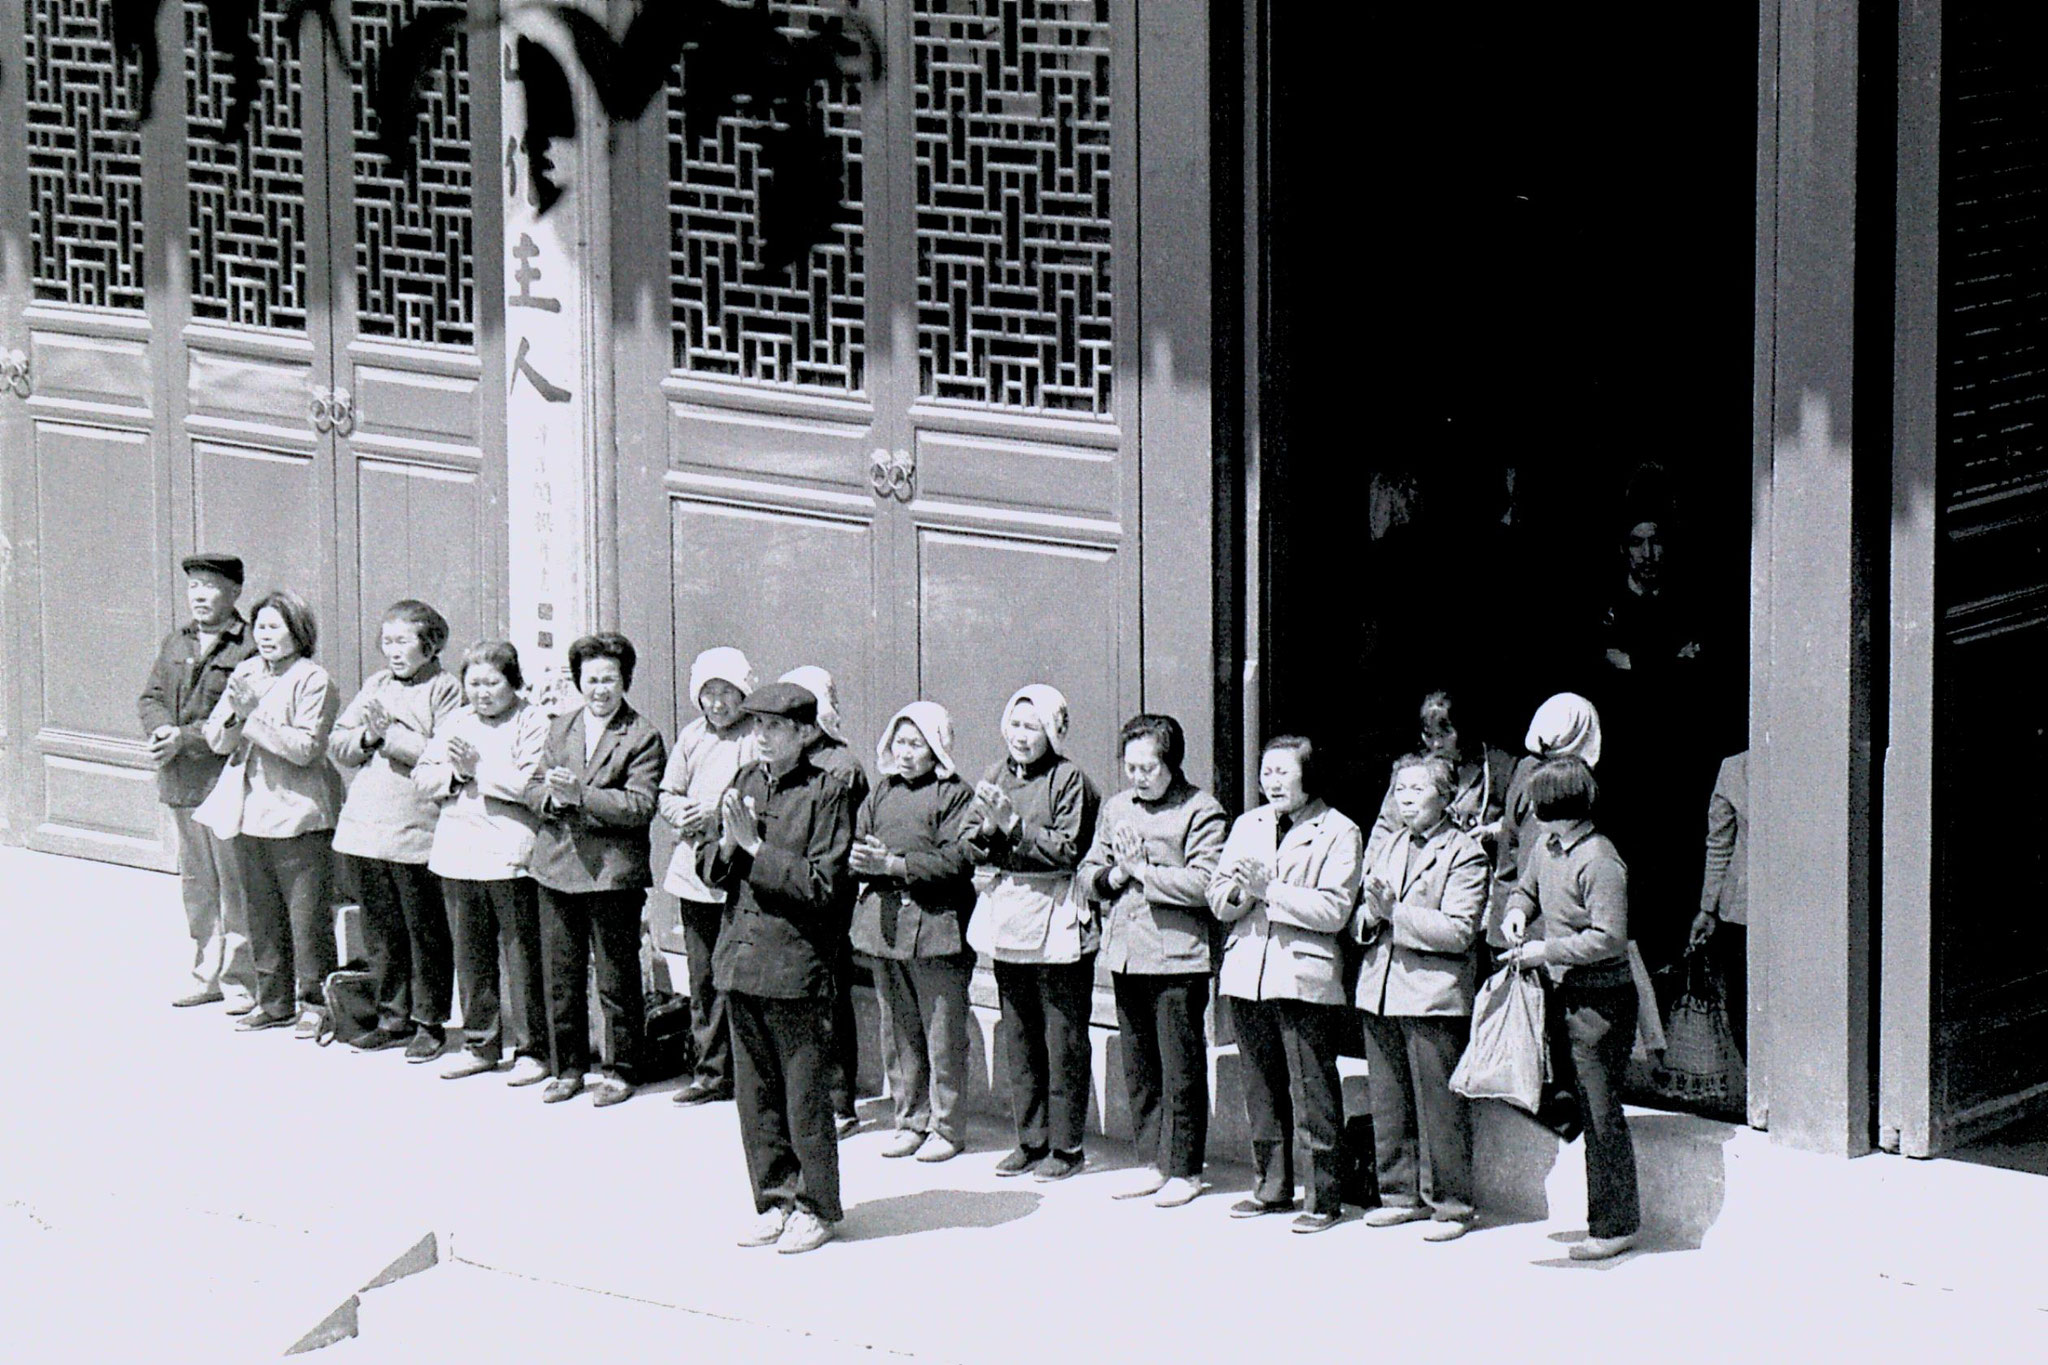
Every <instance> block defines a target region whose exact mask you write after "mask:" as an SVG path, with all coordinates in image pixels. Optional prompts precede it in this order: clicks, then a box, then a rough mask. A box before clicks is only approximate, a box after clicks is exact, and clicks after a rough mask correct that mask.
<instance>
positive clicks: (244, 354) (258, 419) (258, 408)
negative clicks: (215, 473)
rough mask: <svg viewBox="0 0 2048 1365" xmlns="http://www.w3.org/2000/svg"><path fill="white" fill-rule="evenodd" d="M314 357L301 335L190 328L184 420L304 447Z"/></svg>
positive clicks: (308, 436)
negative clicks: (185, 414)
mask: <svg viewBox="0 0 2048 1365" xmlns="http://www.w3.org/2000/svg"><path fill="white" fill-rule="evenodd" d="M317 364H318V361H317V358H316V356H315V354H314V348H313V346H312V344H311V343H310V342H308V341H307V340H306V338H304V337H302V336H279V335H272V334H265V333H260V332H244V333H240V334H237V333H235V332H231V331H227V330H225V329H212V328H205V327H198V326H194V327H191V328H188V329H187V330H186V336H185V374H186V404H187V408H186V411H187V415H188V420H189V421H190V424H191V426H192V428H193V429H194V430H195V431H208V430H211V431H214V432H219V433H221V434H234V435H237V436H238V437H239V438H240V439H244V440H250V439H255V440H261V441H263V442H264V443H266V444H276V445H278V446H280V447H281V448H283V449H288V450H310V449H311V448H312V445H313V439H314V435H315V433H314V431H313V427H312V419H311V417H310V415H309V414H310V410H311V404H312V398H313V394H312V390H313V389H314V387H315V379H316V375H317V374H318V370H317V369H316V366H317Z"/></svg>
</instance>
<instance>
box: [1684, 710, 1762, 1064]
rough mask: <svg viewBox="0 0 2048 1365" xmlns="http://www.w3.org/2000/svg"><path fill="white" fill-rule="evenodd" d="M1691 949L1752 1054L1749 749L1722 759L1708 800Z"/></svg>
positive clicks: (1741, 1044)
mask: <svg viewBox="0 0 2048 1365" xmlns="http://www.w3.org/2000/svg"><path fill="white" fill-rule="evenodd" d="M1700 881H1701V886H1700V912H1699V914H1697V915H1695V916H1694V917H1693V921H1692V934H1691V941H1690V945H1689V946H1690V948H1692V949H1694V950H1704V951H1705V952H1706V953H1707V954H1708V955H1709V958H1710V960H1711V961H1712V963H1713V965H1714V966H1715V967H1716V968H1717V969H1719V971H1720V973H1721V982H1722V984H1723V985H1724V986H1725V987H1726V988H1727V991H1728V1026H1729V1027H1730V1028H1731V1029H1733V1030H1734V1031H1735V1046H1736V1048H1737V1050H1739V1051H1740V1052H1741V1053H1742V1055H1743V1056H1744V1057H1747V1056H1749V750H1747V749H1744V750H1743V751H1742V752H1741V753H1739V754H1731V755H1729V756H1728V757H1727V758H1724V759H1722V760H1721V771H1720V772H1719V773H1718V774H1717V775H1716V776H1715V778H1714V794H1713V796H1712V797H1710V798H1709V799H1708V801H1707V856H1706V866H1705V869H1704V871H1703V873H1702V875H1701V878H1700Z"/></svg>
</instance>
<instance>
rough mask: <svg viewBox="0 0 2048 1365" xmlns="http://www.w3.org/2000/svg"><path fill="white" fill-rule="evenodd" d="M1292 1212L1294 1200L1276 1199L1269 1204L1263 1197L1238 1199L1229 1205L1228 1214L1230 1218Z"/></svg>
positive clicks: (1259, 1216)
mask: <svg viewBox="0 0 2048 1365" xmlns="http://www.w3.org/2000/svg"><path fill="white" fill-rule="evenodd" d="M1292 1212H1294V1201H1293V1200H1292V1199H1276V1200H1274V1201H1273V1202H1272V1203H1270V1204H1269V1203H1267V1202H1266V1201H1265V1200H1263V1199H1240V1200H1238V1201H1237V1202H1236V1203H1235V1204H1232V1205H1231V1206H1230V1216H1231V1217H1232V1218H1263V1217H1264V1216H1265V1215H1267V1214H1269V1213H1292Z"/></svg>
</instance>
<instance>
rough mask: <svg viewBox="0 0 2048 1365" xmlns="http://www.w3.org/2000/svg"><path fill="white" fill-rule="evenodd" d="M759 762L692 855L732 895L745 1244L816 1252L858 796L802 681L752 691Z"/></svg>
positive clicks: (835, 1207) (833, 1137) (715, 970)
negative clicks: (836, 974) (715, 831)
mask: <svg viewBox="0 0 2048 1365" xmlns="http://www.w3.org/2000/svg"><path fill="white" fill-rule="evenodd" d="M745 709H746V710H747V712H748V713H749V714H751V715H753V716H754V717H756V720H755V726H756V729H755V735H756V737H757V738H758V740H759V743H760V746H761V754H762V759H761V761H760V762H758V763H751V764H749V765H747V766H746V767H745V768H742V769H741V770H740V774H739V777H738V778H737V779H735V780H734V782H733V785H732V786H731V787H729V788H727V790H726V792H725V795H724V796H723V797H722V798H721V800H720V804H719V837H718V840H717V841H716V842H715V843H714V842H712V841H710V840H706V841H705V847H704V849H703V850H702V852H701V853H700V854H699V855H698V856H699V859H700V866H701V871H702V873H703V877H704V880H705V881H706V882H707V883H708V884H710V885H711V886H714V887H717V888H718V889H719V890H721V891H723V892H724V893H725V914H724V919H723V922H722V923H721V925H720V926H719V932H718V947H717V948H716V950H714V952H713V954H712V959H711V971H712V981H713V984H714V985H715V986H716V987H717V988H718V990H719V991H721V992H723V993H724V994H725V997H726V1014H727V1019H728V1020H729V1023H730V1027H731V1031H732V1050H733V1087H734V1098H735V1099H737V1100H738V1101H739V1115H740V1140H741V1142H742V1143H743V1144H744V1146H745V1147H746V1153H747V1174H748V1177H749V1178H750V1179H751V1180H752V1181H753V1185H754V1209H755V1212H756V1213H757V1214H758V1215H759V1218H758V1220H757V1221H756V1222H755V1224H754V1225H753V1227H752V1228H750V1229H749V1231H748V1232H747V1234H746V1236H744V1237H742V1238H741V1239H740V1245H741V1246H767V1245H769V1244H770V1243H773V1244H774V1246H775V1249H776V1250H777V1251H780V1252H784V1253H793V1252H803V1251H811V1250H814V1249H816V1248H817V1247H820V1246H823V1245H824V1244H825V1243H826V1242H828V1241H830V1240H831V1239H832V1231H833V1226H834V1225H835V1224H837V1223H838V1222H839V1220H840V1218H841V1217H842V1216H843V1213H842V1210H841V1208H840V1205H839V1141H838V1135H837V1133H836V1132H835V1131H834V1129H833V1121H832V1079H833V1065H832V1060H831V1040H832V992H833V961H834V959H835V957H836V956H837V952H838V943H839V940H840V939H842V938H844V937H845V936H846V932H847V924H846V916H845V911H844V906H845V904H846V902H847V900H848V897H847V896H846V894H845V892H846V883H847V879H848V878H849V877H850V876H851V875H852V874H851V872H850V871H849V870H848V868H847V857H848V854H849V853H850V852H851V850H852V848H853V819H854V802H853V796H852V792H851V790H850V789H849V788H848V787H847V785H846V783H845V782H843V781H841V780H839V779H838V778H836V777H834V776H832V775H831V774H829V773H827V772H826V771H825V770H824V769H822V768H821V767H819V765H818V764H817V763H816V762H815V761H814V757H813V754H814V750H815V749H816V747H817V745H818V741H819V738H820V731H819V729H818V699H817V697H816V696H815V695H814V694H813V693H811V692H809V691H807V690H806V689H804V688H802V687H799V686H797V685H796V684H794V683H783V682H778V683H770V684H769V685H768V686H766V687H763V688H759V689H757V690H756V691H754V692H753V693H752V694H750V695H749V696H748V697H747V700H746V703H745Z"/></svg>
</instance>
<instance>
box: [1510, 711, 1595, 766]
mask: <svg viewBox="0 0 2048 1365" xmlns="http://www.w3.org/2000/svg"><path fill="white" fill-rule="evenodd" d="M1522 743H1523V744H1524V745H1525V746H1526V747H1527V748H1528V750H1529V752H1530V753H1532V754H1534V755H1536V756H1537V757H1538V758H1579V759H1584V760H1585V763H1586V766H1587V767H1589V768H1597V767H1599V766H1600V713H1599V712H1598V711H1596V710H1594V709H1593V703H1592V702H1589V701H1587V700H1586V699H1585V698H1584V697H1582V696H1580V695H1579V694H1578V693H1576V692H1560V693H1558V694H1557V695H1556V696H1554V697H1552V698H1551V699H1550V700H1549V701H1546V702H1544V703H1543V705H1541V706H1539V707H1537V708H1536V715H1535V717H1534V718H1533V719H1532V720H1530V722H1529V733H1528V736H1527V737H1526V738H1524V739H1523V741H1522Z"/></svg>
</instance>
